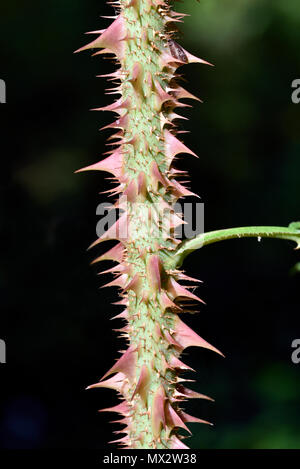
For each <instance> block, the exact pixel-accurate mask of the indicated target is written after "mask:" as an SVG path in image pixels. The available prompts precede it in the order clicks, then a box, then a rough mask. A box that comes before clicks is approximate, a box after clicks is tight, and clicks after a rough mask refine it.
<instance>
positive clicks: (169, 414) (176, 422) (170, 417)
mask: <svg viewBox="0 0 300 469" xmlns="http://www.w3.org/2000/svg"><path fill="white" fill-rule="evenodd" d="M166 421H167V426H168V427H169V428H174V427H179V428H183V429H184V430H186V431H187V432H189V433H190V434H192V433H191V431H190V430H189V429H188V427H187V426H186V425H185V424H184V422H183V420H182V419H181V418H180V416H179V415H178V414H177V412H176V411H175V410H174V409H173V407H172V406H171V404H170V403H169V402H168V403H167V405H166Z"/></svg>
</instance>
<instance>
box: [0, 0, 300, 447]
mask: <svg viewBox="0 0 300 469" xmlns="http://www.w3.org/2000/svg"><path fill="white" fill-rule="evenodd" d="M102 3H103V2H99V1H96V0H72V1H71V0H52V1H51V2H50V1H45V2H41V1H33V0H32V1H27V2H23V1H17V0H10V2H4V4H2V5H1V20H0V21H1V24H0V31H1V32H0V39H1V57H0V66H1V71H0V78H1V79H4V80H5V81H6V84H7V104H5V105H4V104H2V105H0V114H1V154H2V158H1V171H0V173H1V197H0V211H1V212H0V213H1V251H2V252H1V267H0V285H1V304H2V306H1V319H0V338H1V339H4V340H5V341H6V343H7V364H6V365H0V379H1V402H0V445H1V447H2V448H50V447H52V448H91V449H93V448H104V447H106V443H107V441H109V440H111V439H113V438H112V430H116V429H117V426H116V425H115V426H114V428H113V426H112V425H110V424H108V421H109V420H114V418H111V414H107V415H106V414H99V415H98V414H97V409H99V408H102V407H105V406H107V405H111V404H113V403H116V402H117V399H116V396H115V395H114V393H113V392H112V391H109V390H98V391H97V390H94V391H84V389H85V387H86V386H87V385H89V384H92V383H94V382H96V381H97V380H98V379H99V378H100V377H101V376H102V375H103V374H104V372H105V371H106V370H107V369H108V368H109V367H110V366H111V365H112V363H113V361H114V359H115V357H116V356H117V350H118V349H119V348H120V347H121V342H120V340H119V341H118V340H117V339H116V333H114V332H112V327H113V328H117V327H120V325H121V324H119V323H117V321H115V322H111V321H110V318H111V317H112V315H113V313H115V312H117V311H120V310H119V308H118V307H112V306H111V302H112V301H116V299H117V291H116V290H114V291H113V290H112V289H107V290H99V289H98V287H99V286H100V285H101V284H102V279H101V281H100V280H99V278H98V277H97V276H96V272H97V270H96V269H94V268H92V267H89V262H90V261H91V260H92V259H93V258H94V256H95V255H96V254H97V252H93V253H91V252H88V253H87V252H86V247H87V246H88V245H89V244H90V243H91V242H92V241H94V239H95V227H96V223H97V221H98V217H96V207H97V205H98V203H100V202H101V201H103V200H104V199H103V197H102V196H99V195H98V193H99V192H100V191H101V190H107V189H109V188H110V186H109V183H108V182H107V181H105V179H104V175H102V174H92V173H88V174H83V175H74V174H73V173H74V171H75V170H76V169H78V168H80V167H82V166H84V165H87V164H89V163H92V162H95V161H97V158H98V157H99V155H101V153H102V152H103V151H104V148H105V147H104V142H105V139H106V137H107V136H108V135H109V133H105V132H103V133H98V131H97V130H98V128H100V127H102V126H103V125H105V124H106V123H108V122H110V121H111V119H112V117H113V116H112V115H109V114H108V113H107V114H101V113H98V114H95V113H92V112H88V109H90V108H92V107H96V106H100V105H104V104H107V103H109V102H111V97H109V96H105V95H104V88H105V86H106V84H105V81H104V80H103V79H95V76H96V75H97V74H103V73H106V72H109V71H112V70H113V65H112V64H111V63H110V61H109V60H106V61H105V60H103V59H99V58H91V57H90V54H89V53H82V54H80V55H73V54H72V52H73V50H75V49H77V48H78V47H80V46H81V45H83V44H85V42H86V40H87V39H88V38H85V37H84V36H83V32H84V31H89V30H94V29H103V28H104V27H105V26H106V25H107V24H109V20H106V19H99V15H100V14H102V15H110V14H112V10H111V9H110V8H108V7H107V6H105V5H104V4H102ZM177 9H179V10H180V11H185V12H186V13H189V14H191V17H190V18H187V19H186V23H185V26H184V28H182V29H183V37H182V38H181V39H180V41H179V42H181V44H183V45H184V47H185V48H186V49H188V50H189V51H191V52H192V53H194V54H195V55H200V56H201V57H203V58H205V59H207V60H209V61H211V62H213V63H214V64H215V65H216V66H215V67H214V68H211V67H204V66H199V65H191V66H189V67H185V69H184V73H185V75H186V78H187V81H188V85H187V87H188V89H189V90H190V91H191V92H192V93H194V94H196V95H198V96H200V97H201V98H203V99H204V100H205V102H204V104H201V105H199V104H196V105H195V106H194V108H193V109H192V110H187V111H185V115H186V116H188V117H189V118H190V121H189V122H188V123H187V124H186V126H185V128H186V129H188V130H190V131H191V134H190V135H187V136H186V139H185V142H186V143H187V144H188V145H189V146H190V147H191V148H192V149H193V150H194V151H196V152H197V153H198V154H199V155H200V159H199V160H195V159H193V158H189V157H186V156H185V157H183V158H182V160H184V161H181V163H179V166H180V167H181V168H182V167H184V168H185V169H188V170H189V171H190V174H191V178H192V183H191V187H192V190H194V191H196V192H197V193H199V194H200V195H201V197H202V202H204V203H205V228H206V231H209V230H211V229H217V228H228V227H231V226H242V225H252V224H253V225H268V224H269V225H280V226H285V225H288V224H289V223H290V222H291V221H297V220H299V218H300V213H299V197H300V191H299V171H300V160H299V150H300V105H299V106H297V105H295V104H292V102H291V91H292V89H291V83H292V81H293V80H294V79H296V78H300V52H299V43H300V4H299V0H288V1H283V0H272V2H271V1H268V0H244V1H239V2H237V1H236V0H202V1H201V2H200V3H198V2H196V1H192V0H189V1H186V2H184V3H182V4H179V6H178V8H177ZM292 248H293V245H292V244H291V243H289V242H285V241H282V242H281V241H277V240H267V241H266V240H263V241H262V242H261V243H258V242H257V240H253V239H250V240H239V241H228V242H226V243H220V244H216V245H212V246H208V247H206V248H205V249H203V250H200V251H198V252H197V253H195V254H194V255H193V256H190V257H189V258H188V260H187V261H186V264H185V268H186V270H187V272H188V274H191V275H192V276H196V277H198V278H200V279H202V280H203V281H204V284H203V286H201V287H200V289H199V290H198V292H199V294H200V295H201V297H202V298H204V300H205V301H206V303H207V306H206V307H205V308H203V309H202V312H201V314H200V315H197V316H196V317H191V318H188V320H187V321H188V323H189V324H190V325H192V326H193V327H194V328H195V329H196V330H197V331H198V332H199V333H200V334H201V335H203V336H204V337H205V338H206V339H207V340H208V341H210V342H212V343H213V344H214V345H216V346H217V347H219V348H220V349H221V350H222V351H223V352H224V353H225V355H226V359H225V360H224V359H222V358H219V357H218V356H214V354H211V353H209V352H207V351H205V350H200V349H189V350H188V353H187V356H186V357H185V361H186V362H188V363H189V364H190V365H191V366H192V367H193V368H196V369H197V371H198V372H197V376H196V378H197V383H195V385H194V386H193V385H192V386H193V387H194V389H197V390H199V391H201V392H203V393H205V394H208V395H211V396H213V397H214V398H215V399H216V402H215V403H209V402H205V401H204V402H192V403H189V404H187V409H188V410H190V411H191V412H194V414H196V415H198V416H199V417H201V418H204V419H208V420H211V421H213V422H214V423H215V427H214V428H210V427H207V426H200V425H194V426H193V431H194V436H193V437H192V438H191V439H190V440H189V442H188V444H189V445H190V446H192V447H194V448H300V392H299V388H300V364H299V365H295V364H293V363H292V361H291V353H292V348H291V343H292V341H293V340H294V339H296V338H299V337H300V318H299V285H300V283H299V282H300V277H299V275H292V274H291V269H292V268H293V266H294V265H295V264H296V263H297V262H299V253H298V252H296V251H294V250H293V249H292ZM101 249H104V248H99V253H100V252H101ZM191 378H194V376H191ZM113 417H114V416H113Z"/></svg>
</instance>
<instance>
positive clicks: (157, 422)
mask: <svg viewBox="0 0 300 469" xmlns="http://www.w3.org/2000/svg"><path fill="white" fill-rule="evenodd" d="M165 400H166V395H165V390H164V387H163V386H162V385H160V386H159V388H158V389H157V390H156V392H155V394H154V397H153V403H152V429H153V433H154V436H155V437H158V436H159V434H160V431H161V426H162V425H163V427H165V426H166V418H165Z"/></svg>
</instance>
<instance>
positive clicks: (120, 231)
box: [89, 212, 128, 249]
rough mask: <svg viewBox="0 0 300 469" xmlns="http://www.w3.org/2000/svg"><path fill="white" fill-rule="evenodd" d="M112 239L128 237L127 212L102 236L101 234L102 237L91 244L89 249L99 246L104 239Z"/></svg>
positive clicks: (120, 239)
mask: <svg viewBox="0 0 300 469" xmlns="http://www.w3.org/2000/svg"><path fill="white" fill-rule="evenodd" d="M111 239H117V240H119V241H122V240H123V241H124V240H126V239H128V219H127V213H126V212H125V213H124V214H123V215H122V216H121V217H120V218H119V219H118V220H117V221H116V223H114V224H113V225H112V226H111V227H110V228H109V229H108V230H107V231H106V232H105V233H104V234H103V235H102V236H100V238H98V239H97V240H96V241H95V242H94V243H93V244H91V246H90V247H89V249H91V248H93V247H94V246H97V245H98V244H99V243H102V242H103V241H108V240H111Z"/></svg>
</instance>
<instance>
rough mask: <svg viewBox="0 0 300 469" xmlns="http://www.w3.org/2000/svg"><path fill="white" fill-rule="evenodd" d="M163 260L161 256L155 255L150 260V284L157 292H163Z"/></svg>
mask: <svg viewBox="0 0 300 469" xmlns="http://www.w3.org/2000/svg"><path fill="white" fill-rule="evenodd" d="M161 268H162V267H161V260H160V258H159V256H157V255H153V256H150V258H149V259H148V275H149V277H150V283H151V285H152V287H153V288H154V289H155V290H158V291H159V292H160V291H161Z"/></svg>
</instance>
